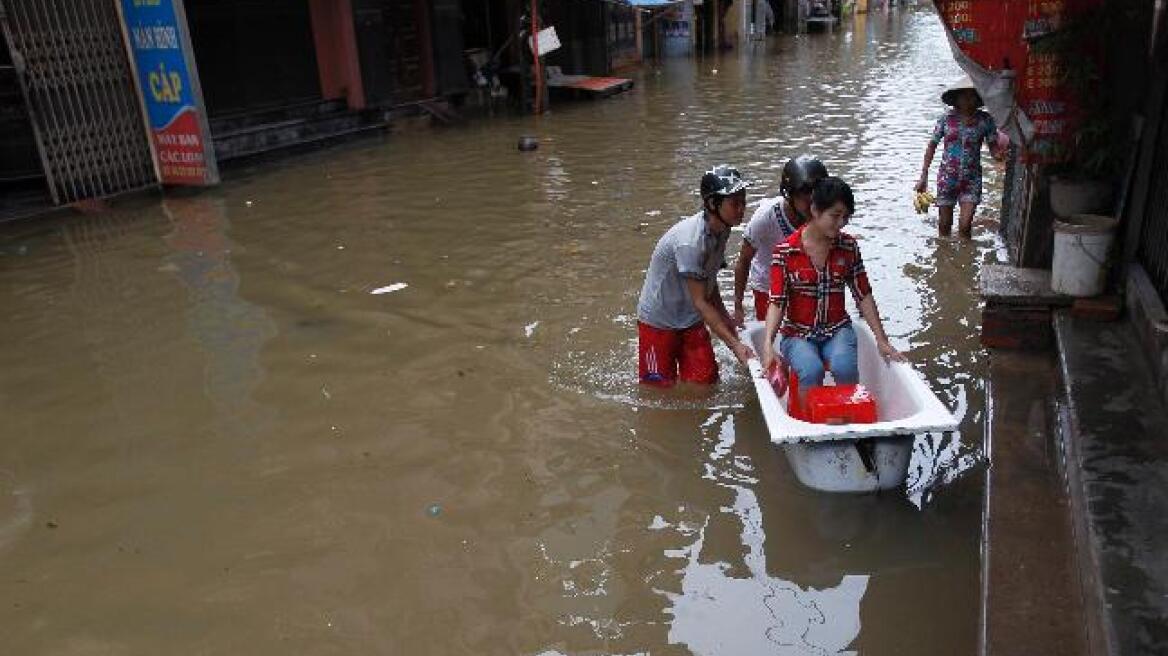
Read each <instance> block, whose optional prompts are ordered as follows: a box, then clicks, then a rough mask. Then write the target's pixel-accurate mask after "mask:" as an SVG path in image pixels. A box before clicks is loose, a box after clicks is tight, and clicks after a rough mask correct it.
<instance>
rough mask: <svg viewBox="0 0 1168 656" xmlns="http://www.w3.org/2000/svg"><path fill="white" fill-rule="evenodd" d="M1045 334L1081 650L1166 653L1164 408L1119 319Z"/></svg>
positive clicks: (1066, 317)
mask: <svg viewBox="0 0 1168 656" xmlns="http://www.w3.org/2000/svg"><path fill="white" fill-rule="evenodd" d="M1054 331H1055V338H1056V340H1057V343H1058V347H1059V368H1060V373H1061V376H1062V396H1063V398H1062V401H1061V410H1060V412H1059V423H1060V430H1061V432H1062V437H1063V447H1064V454H1065V458H1066V470H1067V489H1068V496H1069V499H1070V508H1071V519H1072V524H1073V526H1074V530H1075V538H1076V544H1077V562H1078V565H1079V572H1080V575H1081V577H1082V579H1083V582H1084V607H1085V609H1086V612H1085V616H1086V619H1087V622H1086V629H1087V632H1088V636H1089V639H1090V643H1091V647H1092V648H1091V653H1092V654H1099V655H1103V654H1106V655H1108V656H1110V655H1112V654H1120V655H1125V656H1126V655H1128V654H1133V655H1134V654H1168V411H1166V409H1165V407H1164V405H1163V402H1162V401H1161V398H1160V396H1159V393H1158V391H1157V387H1156V383H1155V381H1154V378H1153V376H1152V373H1151V369H1150V368H1149V366H1148V363H1147V362H1146V361H1145V359H1144V356H1143V350H1142V348H1141V347H1140V344H1139V341H1138V338H1137V336H1136V333H1135V329H1134V328H1133V327H1132V325H1131V324H1130V323H1129V322H1112V323H1099V322H1092V321H1087V320H1083V319H1077V318H1075V317H1073V316H1071V315H1070V314H1069V313H1067V312H1066V311H1059V312H1057V313H1056V316H1055V326H1054Z"/></svg>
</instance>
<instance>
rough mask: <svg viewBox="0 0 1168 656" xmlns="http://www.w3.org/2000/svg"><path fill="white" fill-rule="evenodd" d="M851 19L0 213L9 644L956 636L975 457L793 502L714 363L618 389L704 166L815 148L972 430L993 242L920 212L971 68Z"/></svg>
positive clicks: (966, 598) (917, 39) (891, 306)
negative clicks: (590, 89) (936, 482)
mask: <svg viewBox="0 0 1168 656" xmlns="http://www.w3.org/2000/svg"><path fill="white" fill-rule="evenodd" d="M848 23H849V27H848V28H847V29H844V30H841V31H838V32H836V33H834V34H811V35H803V36H799V37H792V36H776V37H774V38H772V39H771V40H770V41H769V42H767V43H766V44H765V45H764V44H759V45H756V46H754V47H753V49H749V48H748V49H747V50H746V51H744V52H733V53H728V54H725V55H723V56H720V57H706V58H696V59H692V60H691V59H681V60H676V61H670V62H667V63H666V64H665V65H664V66H662V67H660V68H654V67H653V66H651V65H646V66H645V67H644V69H643V70H641V71H638V72H637V73H636V74H635V79H636V84H637V86H636V88H635V89H634V90H633V91H632V92H631V93H627V94H624V95H622V96H618V97H615V98H613V99H610V100H606V101H601V102H594V103H575V104H571V103H566V102H561V103H556V104H555V105H554V111H553V113H551V114H548V115H546V116H543V117H541V118H539V119H533V118H530V117H514V118H494V119H482V120H473V121H470V122H468V123H467V124H466V125H463V126H459V127H455V128H450V129H441V130H422V131H403V132H401V133H398V134H394V135H390V136H387V137H385V138H384V139H374V140H371V141H363V142H359V143H356V144H350V145H346V146H342V147H339V148H335V149H330V150H326V151H322V152H318V153H313V154H310V155H305V156H299V157H295V158H292V159H288V160H282V161H279V162H277V163H274V164H258V165H255V166H254V167H251V168H249V169H246V170H243V171H238V170H237V171H236V172H235V173H234V175H229V176H228V180H227V182H226V183H225V184H223V185H222V186H220V187H218V188H215V189H212V190H209V191H206V192H203V193H197V194H192V193H173V194H168V195H167V197H166V199H165V200H162V201H159V200H158V199H153V198H139V199H134V200H130V201H124V202H121V203H118V204H117V206H116V209H115V210H113V211H110V212H105V213H99V214H92V215H87V216H78V217H73V218H69V219H66V220H56V219H53V220H46V221H32V222H25V223H23V224H14V225H9V226H5V227H3V228H2V229H0V303H2V304H3V307H4V308H5V321H4V322H3V323H0V337H2V339H3V342H4V344H5V348H3V349H0V371H2V372H3V376H2V377H0V412H2V414H3V419H4V421H3V424H2V425H3V428H2V440H0V571H2V574H0V599H3V601H4V605H5V606H4V608H3V611H2V612H0V636H4V638H3V642H4V643H5V644H6V647H5V648H4V649H3V650H2V651H4V652H5V653H10V654H148V653H156V654H166V653H187V654H232V653H251V654H287V653H303V654H524V655H532V656H534V655H536V654H549V655H550V654H634V653H645V654H648V653H652V654H654V655H657V654H689V653H693V654H728V655H729V654H836V653H863V654H938V653H946V654H973V653H975V651H976V648H977V641H978V613H979V602H978V600H979V594H980V591H979V586H980V583H979V556H978V553H979V537H980V523H981V503H982V501H981V499H982V497H981V495H982V487H981V486H982V479H983V477H982V476H981V475H980V474H978V475H974V476H970V477H967V478H965V479H963V480H961V481H960V482H958V483H957V484H956V485H954V486H953V487H951V488H949V489H947V490H945V491H944V492H943V493H942V494H941V495H939V497H938V498H937V499H936V500H935V501H934V503H932V504H931V505H930V506H928V507H926V509H925V510H924V511H923V512H921V511H917V510H916V509H915V508H914V507H913V506H912V505H910V504H909V503H908V502H907V501H906V500H905V498H904V495H903V494H899V493H892V494H884V495H880V496H875V495H864V496H843V495H827V494H822V493H815V492H811V491H809V490H806V489H804V488H802V487H801V486H800V485H799V484H798V483H797V482H796V480H795V478H794V475H793V473H792V472H791V470H790V469H789V467H788V465H787V463H786V460H785V458H784V456H783V454H782V452H781V451H780V450H778V449H777V448H775V447H773V446H772V445H771V444H770V443H769V441H768V435H767V432H766V429H765V426H764V424H763V419H762V415H761V413H760V411H759V407H758V403H757V401H756V400H755V397H754V392H753V389H752V387H751V384H750V380H749V378H748V375H747V373H746V372H745V370H743V369H741V368H739V367H737V366H735V365H733V364H732V356H731V355H730V353H729V352H728V351H727V350H726V349H725V348H724V347H722V346H721V345H718V346H717V352H718V356H719V359H720V360H721V362H722V373H723V381H722V382H721V383H720V384H719V385H718V386H717V388H716V389H715V390H713V391H702V390H695V389H681V390H674V391H670V392H660V391H643V390H640V389H638V386H637V385H636V384H635V375H634V374H635V371H634V370H635V365H636V359H635V354H636V325H635V324H636V321H635V313H636V301H637V295H638V293H639V291H640V284H641V280H642V275H643V273H642V272H643V270H644V269H645V267H646V266H647V264H648V261H649V255H650V252H651V251H652V248H653V245H654V244H655V242H656V240H657V238H658V237H659V236H660V235H661V233H662V232H664V230H665V229H666V228H667V227H668V226H669V225H670V224H671V223H672V222H674V221H675V220H676V219H677V217H679V216H681V215H683V214H685V215H688V214H692V213H693V212H695V211H697V209H698V201H697V199H696V196H694V195H693V190H694V189H695V188H696V186H697V182H698V178H699V177H700V174H701V173H702V171H704V170H705V168H707V166H708V165H710V164H713V163H718V162H730V163H733V164H735V165H736V166H738V167H739V168H740V169H741V170H742V171H743V173H744V174H745V175H747V176H748V177H749V178H752V179H754V180H756V181H758V183H759V184H757V186H756V187H754V188H753V190H752V192H751V202H752V204H753V203H755V202H757V201H758V200H759V199H760V198H761V197H762V196H771V195H775V194H777V193H778V182H779V171H780V168H781V167H782V164H783V163H784V162H785V160H786V158H787V157H789V156H792V155H795V154H798V153H801V152H812V153H816V154H818V155H820V156H821V157H822V158H823V159H824V161H825V162H826V164H827V165H828V167H829V169H830V170H831V173H832V174H834V175H839V176H842V177H844V178H845V179H847V180H849V181H850V182H851V183H852V184H853V187H854V188H855V190H856V199H857V210H858V211H857V215H856V217H855V218H854V219H853V221H852V225H851V227H850V228H849V230H850V231H851V232H852V233H853V234H855V235H856V236H857V237H858V238H859V239H861V240H862V241H861V243H862V247H863V249H864V256H865V261H866V264H867V267H868V272H869V275H870V276H871V280H872V284H873V287H874V289H875V294H876V298H877V300H878V301H879V304H880V308H881V310H882V313H883V315H884V316H885V325H886V326H887V328H888V332H889V334H890V335H891V336H892V338H893V343H894V344H895V345H896V346H897V347H898V348H900V349H902V350H904V351H905V352H906V353H908V354H909V356H910V358H911V359H912V360H913V361H914V362H915V363H917V365H918V367H919V368H920V369H921V370H922V371H923V372H924V373H925V374H926V376H927V378H928V380H929V382H930V384H931V386H932V387H933V389H934V390H936V391H937V392H938V395H939V396H940V397H941V399H942V400H943V401H944V402H945V403H946V404H947V405H948V406H949V407H950V408H951V409H955V411H956V412H957V413H958V414H959V416H961V417H962V419H963V423H962V434H963V439H964V441H965V442H967V443H970V444H980V442H981V440H982V420H983V414H984V407H985V390H984V387H983V383H982V375H983V368H984V362H983V354H982V352H981V351H980V350H979V347H978V344H977V325H978V316H979V313H978V306H977V298H976V293H975V289H974V287H975V281H976V279H977V272H978V268H979V266H980V264H981V263H982V262H984V261H991V260H992V259H993V258H994V251H995V249H996V248H997V242H996V239H995V237H994V235H993V232H994V230H995V228H994V227H993V226H982V227H978V228H975V238H974V242H973V243H968V242H961V241H959V240H957V239H939V238H937V237H936V211H935V210H934V211H933V213H932V216H930V217H928V218H923V217H921V216H919V215H917V214H915V213H914V212H913V209H912V204H911V193H910V192H911V185H912V184H913V182H914V181H915V179H916V174H917V172H918V171H919V166H920V161H921V156H922V153H923V149H924V146H925V143H926V140H927V138H928V135H929V132H930V130H931V128H932V125H933V122H934V121H935V119H936V117H937V116H938V115H939V114H940V112H941V109H942V106H941V105H940V103H939V101H938V100H937V96H938V94H939V93H940V91H941V90H942V89H943V88H944V87H945V86H946V84H947V83H948V82H950V81H951V80H952V79H954V78H957V77H959V76H960V72H959V69H958V68H957V67H956V65H955V64H953V63H952V61H951V57H950V55H949V51H948V46H947V44H946V41H945V36H944V32H943V29H942V26H941V24H940V22H939V20H938V19H937V17H936V15H935V14H934V13H932V12H931V11H926V10H920V11H909V10H900V11H899V12H898V11H893V12H892V13H890V14H881V13H873V14H870V15H867V16H860V17H858V18H857V19H856V21H855V23H854V24H852V23H851V21H850V19H849V21H848ZM527 133H531V134H536V135H538V136H539V138H540V147H539V149H538V150H537V151H535V152H532V153H518V152H516V148H515V144H516V141H517V139H518V137H519V136H520V135H522V134H527ZM986 174H987V178H988V182H989V184H988V189H987V191H988V193H987V198H986V201H985V203H984V204H983V207H982V209H981V210H980V217H981V218H992V215H993V213H994V212H995V211H996V207H997V206H998V205H999V202H1000V196H999V193H998V189H999V186H1000V185H999V184H998V178H999V176H1000V169H998V168H997V167H996V166H990V165H987V167H986ZM749 211H750V210H748V212H749ZM738 245H739V237H738V236H737V235H735V236H734V237H732V238H731V241H730V247H729V249H728V251H729V252H732V253H735V254H736V253H737V251H738ZM731 280H732V272H730V271H726V272H725V277H724V279H723V281H722V287H723V290H724V291H725V292H726V293H727V294H729V293H730V289H731V286H732V285H731Z"/></svg>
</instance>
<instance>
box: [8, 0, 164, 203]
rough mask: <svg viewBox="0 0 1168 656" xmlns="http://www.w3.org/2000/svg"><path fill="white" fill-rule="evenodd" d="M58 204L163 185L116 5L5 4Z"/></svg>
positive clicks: (47, 0)
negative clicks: (156, 171) (157, 170)
mask: <svg viewBox="0 0 1168 656" xmlns="http://www.w3.org/2000/svg"><path fill="white" fill-rule="evenodd" d="M0 24H2V26H3V29H4V38H5V39H6V40H7V41H8V47H9V50H10V51H11V52H12V60H13V64H14V66H15V68H16V71H17V75H18V77H19V79H20V84H21V90H22V91H23V93H24V98H25V102H26V104H27V107H28V113H29V116H30V118H31V119H32V124H33V131H34V132H35V136H36V140H37V147H38V149H39V150H40V156H41V163H42V165H43V166H44V173H45V177H46V179H47V180H48V186H49V190H50V193H51V194H52V197H53V202H54V203H56V204H58V205H60V204H65V203H71V202H74V201H78V200H82V199H85V198H94V197H99V196H107V195H110V194H116V193H120V192H124V191H130V190H133V189H139V188H142V187H146V186H149V185H154V184H157V182H158V179H157V177H156V174H155V170H154V162H153V158H152V155H151V153H150V146H149V144H148V142H147V141H146V133H145V127H144V123H143V120H142V112H141V108H140V106H139V104H138V98H137V95H136V92H135V90H134V82H133V79H132V78H131V72H130V66H129V62H128V60H127V55H126V47H125V44H124V42H123V40H122V30H121V26H120V22H119V19H118V14H117V9H116V7H115V6H114V3H113V2H112V0H0Z"/></svg>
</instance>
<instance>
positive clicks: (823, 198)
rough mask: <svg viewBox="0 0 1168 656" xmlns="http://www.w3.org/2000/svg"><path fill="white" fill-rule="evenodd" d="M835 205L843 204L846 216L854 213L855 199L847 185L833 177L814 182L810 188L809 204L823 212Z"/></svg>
mask: <svg viewBox="0 0 1168 656" xmlns="http://www.w3.org/2000/svg"><path fill="white" fill-rule="evenodd" d="M836 203H843V204H844V206H845V207H847V208H848V216H851V215H852V214H855V213H856V197H855V196H853V195H852V188H851V187H849V186H848V183H846V182H844V181H843V180H841V179H840V178H837V177H834V176H828V177H826V178H820V179H818V180H816V181H815V184H814V185H812V187H811V204H812V205H814V206H815V207H816V208H818V209H820V210H825V209H827V208H829V207H831V206H832V205H835V204H836Z"/></svg>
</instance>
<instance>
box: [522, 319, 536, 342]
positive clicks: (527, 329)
mask: <svg viewBox="0 0 1168 656" xmlns="http://www.w3.org/2000/svg"><path fill="white" fill-rule="evenodd" d="M538 326H539V322H538V321H532V322H531V323H529V324H527V325H526V326H524V327H523V334H524V335H527V337H528V338H530V337H531V336H532V335H534V334H535V329H536V328H537V327H538Z"/></svg>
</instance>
